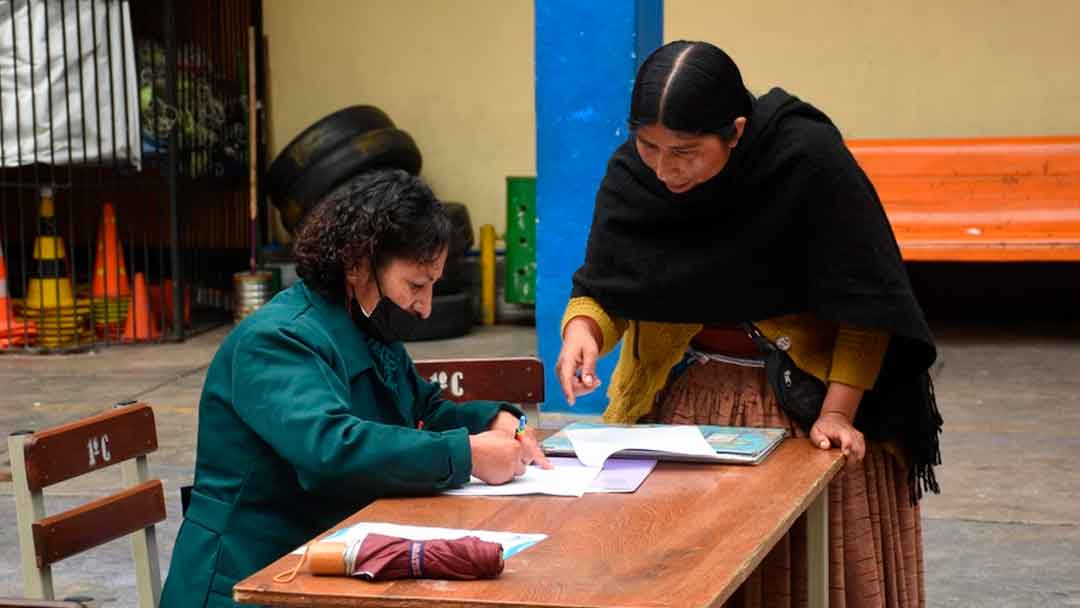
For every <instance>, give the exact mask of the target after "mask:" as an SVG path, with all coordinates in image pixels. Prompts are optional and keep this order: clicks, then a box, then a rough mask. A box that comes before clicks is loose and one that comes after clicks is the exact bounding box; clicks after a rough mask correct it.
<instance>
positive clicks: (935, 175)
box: [848, 137, 1080, 261]
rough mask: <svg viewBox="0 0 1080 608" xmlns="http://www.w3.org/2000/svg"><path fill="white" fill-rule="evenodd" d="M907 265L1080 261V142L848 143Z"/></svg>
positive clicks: (1041, 139) (1015, 139)
mask: <svg viewBox="0 0 1080 608" xmlns="http://www.w3.org/2000/svg"><path fill="white" fill-rule="evenodd" d="M848 147H849V148H850V149H851V151H852V154H854V156H855V158H856V160H857V161H858V162H859V165H860V166H862V168H863V170H864V171H866V174H867V175H868V176H869V177H870V181H872V182H873V184H874V186H875V188H876V189H877V191H878V194H879V195H880V196H881V200H882V204H883V205H884V207H885V211H886V214H887V215H888V216H889V221H890V222H891V223H892V225H893V230H894V231H895V233H896V237H897V241H898V242H899V243H900V248H901V251H902V252H903V256H904V259H907V260H936V261H1066V260H1067V261H1080V137H1010V138H977V139H908V140H885V139H881V140H856V141H850V142H848Z"/></svg>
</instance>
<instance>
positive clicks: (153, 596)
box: [8, 403, 166, 607]
mask: <svg viewBox="0 0 1080 608" xmlns="http://www.w3.org/2000/svg"><path fill="white" fill-rule="evenodd" d="M156 449H157V428H156V425H155V423H154V412H153V410H152V409H151V408H150V406H149V405H146V404H145V403H135V404H130V405H124V406H117V407H116V408H114V409H111V410H110V411H107V412H105V413H102V414H98V415H96V416H90V417H89V418H84V419H82V420H79V421H76V422H71V423H68V424H64V425H61V426H57V427H54V428H50V429H46V430H44V431H39V432H36V433H30V432H18V433H13V434H12V435H10V436H9V437H8V452H9V454H10V457H11V469H12V471H11V473H12V483H13V486H14V493H15V505H16V512H17V518H18V533H19V552H20V559H21V562H22V571H23V581H24V593H25V594H26V595H27V596H29V597H34V598H39V599H46V600H51V599H53V585H52V570H51V565H52V564H54V563H56V562H58V561H61V560H63V559H65V558H68V557H71V556H72V555H75V554H77V553H81V552H82V551H85V550H87V549H90V548H92V547H96V546H98V545H101V544H104V543H106V542H109V541H111V540H115V539H117V538H120V537H122V536H126V535H131V539H132V556H133V558H134V560H135V565H136V581H137V584H138V593H139V606H140V607H146V606H157V602H158V599H159V596H160V591H161V575H160V571H159V568H158V555H157V542H156V537H155V534H154V524H156V523H158V522H160V521H163V520H164V519H165V516H166V514H165V497H164V491H163V488H162V484H161V481H160V480H158V479H149V474H148V467H147V462H146V455H147V454H149V453H151V452H153V451H155V450H156ZM114 464H121V468H122V472H123V479H124V485H125V486H127V487H126V488H125V489H123V490H121V491H120V492H117V493H115V494H112V495H110V496H106V497H105V498H101V499H98V500H94V501H91V502H88V503H86V504H84V505H81V506H79V507H76V508H73V509H70V510H68V511H64V512H62V513H57V514H55V515H50V516H46V514H45V503H44V495H43V493H42V491H43V490H44V489H45V488H46V487H48V486H51V485H54V484H57V483H60V482H62V481H66V480H68V479H72V478H74V477H78V476H80V475H85V474H87V473H90V472H92V471H96V470H98V469H102V468H105V467H109V466H112V465H114Z"/></svg>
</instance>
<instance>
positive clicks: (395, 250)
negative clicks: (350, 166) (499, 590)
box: [161, 171, 546, 608]
mask: <svg viewBox="0 0 1080 608" xmlns="http://www.w3.org/2000/svg"><path fill="white" fill-rule="evenodd" d="M449 234H450V223H449V220H448V219H447V216H446V214H445V212H444V211H443V210H442V206H441V204H440V203H439V202H438V201H437V200H436V199H435V198H434V196H433V195H432V194H431V191H430V190H429V189H428V188H427V187H426V186H425V185H424V184H423V182H421V181H420V180H419V179H417V178H415V177H412V176H409V175H408V174H406V173H404V172H401V171H378V172H373V173H369V174H364V175H362V176H360V177H358V178H355V179H354V180H352V181H351V182H350V183H348V184H347V185H346V186H344V187H343V188H341V189H339V190H338V191H336V192H335V193H334V194H331V195H330V196H328V197H327V198H326V200H324V201H323V202H321V203H320V204H319V205H318V206H316V208H315V209H313V210H312V212H311V213H310V215H309V217H308V219H307V220H306V221H305V224H304V226H303V227H302V229H301V230H300V233H299V234H298V236H297V241H296V243H295V247H294V250H295V254H296V259H297V273H298V274H299V275H300V277H301V278H302V279H303V280H302V281H299V282H297V283H296V284H295V285H293V286H292V287H290V288H289V289H286V290H285V291H283V292H282V293H280V294H279V295H278V296H277V297H275V298H274V299H273V300H272V301H271V302H270V303H268V304H267V305H266V306H264V307H263V308H261V309H260V310H259V311H258V312H256V313H255V314H253V315H251V316H250V317H249V318H248V319H246V320H245V321H244V322H242V323H241V324H239V325H238V326H237V327H236V328H235V329H234V330H233V331H232V333H230V334H229V336H228V337H227V338H226V340H225V342H224V343H223V344H222V346H221V348H220V349H219V350H218V352H217V354H216V355H215V357H214V359H213V362H212V363H211V364H210V368H209V370H208V372H207V376H206V384H205V386H204V387H203V393H202V398H201V400H200V402H199V431H198V446H197V449H196V462H195V484H194V487H193V489H192V493H191V502H190V505H189V507H188V509H187V512H186V513H185V515H184V522H183V524H182V526H181V528H180V532H179V536H178V537H177V540H176V545H175V548H174V550H173V556H172V564H171V567H170V569H169V574H168V578H167V579H166V581H165V586H164V589H163V591H162V598H161V606H162V608H191V607H197V606H233V605H234V604H233V601H232V587H233V585H234V584H236V582H238V581H239V580H241V579H243V578H245V577H247V576H249V575H251V574H252V573H254V572H256V571H257V570H259V569H261V568H263V567H265V566H266V565H267V564H269V563H271V562H272V561H274V560H275V559H277V558H279V557H281V556H282V555H284V554H285V553H288V552H289V551H292V550H293V549H295V548H296V547H298V546H300V545H301V544H303V543H304V542H306V541H307V540H309V539H311V538H313V537H314V536H316V535H318V534H319V533H320V532H323V531H324V530H326V529H327V528H329V527H331V526H333V525H334V524H336V523H338V522H340V521H341V520H343V519H345V518H346V517H348V516H349V515H351V514H352V513H354V512H355V511H357V510H358V509H360V508H361V507H363V506H364V505H366V504H368V503H370V502H371V501H373V500H375V499H377V498H380V497H384V496H399V495H416V494H431V493H436V492H438V491H440V490H442V489H445V488H451V487H455V486H459V485H461V484H464V483H465V482H466V481H468V479H469V476H470V474H471V475H475V476H477V477H479V478H481V479H483V480H485V481H487V482H489V483H503V482H506V481H509V480H510V479H512V478H513V477H514V476H515V475H519V474H521V473H522V472H523V471H524V467H525V465H527V464H529V463H530V462H532V461H533V459H534V458H536V459H537V460H539V461H540V462H541V463H543V464H546V461H544V460H543V456H542V454H540V452H539V450H538V448H537V446H536V442H535V440H534V439H533V438H532V435H531V434H530V435H528V436H527V437H525V438H524V440H523V441H516V440H515V439H514V431H515V430H516V428H517V424H518V417H519V416H521V412H520V411H518V410H517V409H516V408H514V407H513V406H511V405H509V404H505V403H496V402H490V401H476V402H471V403H467V404H463V405H458V404H455V403H452V402H449V401H445V400H443V399H441V398H440V397H439V387H437V386H435V385H432V384H429V383H428V382H426V381H425V380H424V379H423V378H421V377H420V376H419V374H417V372H416V369H415V367H414V366H413V363H412V360H411V359H410V358H409V355H408V353H407V352H406V351H405V348H404V347H403V346H402V343H401V342H400V341H399V340H397V339H396V337H397V333H398V332H399V331H400V329H401V328H402V327H405V326H407V325H408V324H409V323H412V322H415V319H414V317H421V318H424V317H427V316H428V314H430V309H431V297H432V284H433V283H434V282H435V281H436V280H437V279H438V278H439V277H440V276H441V274H442V267H443V263H444V262H445V260H446V246H447V242H448V240H449Z"/></svg>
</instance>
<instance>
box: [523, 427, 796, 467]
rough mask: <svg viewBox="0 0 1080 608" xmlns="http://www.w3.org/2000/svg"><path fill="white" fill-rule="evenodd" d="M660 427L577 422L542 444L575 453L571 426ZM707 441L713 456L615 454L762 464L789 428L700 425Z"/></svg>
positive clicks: (556, 452) (547, 449) (552, 451)
mask: <svg viewBox="0 0 1080 608" xmlns="http://www.w3.org/2000/svg"><path fill="white" fill-rule="evenodd" d="M631 426H632V427H637V428H642V427H657V426H663V425H658V424H638V425H619V424H603V423H592V422H574V423H571V424H568V425H567V426H565V427H563V428H562V429H561V430H560V431H559V432H558V433H555V434H554V435H552V436H551V437H548V438H547V439H545V440H544V441H543V442H541V444H540V447H541V448H542V449H543V450H544V453H545V454H547V455H549V456H574V448H573V446H572V445H571V444H570V439H569V438H568V437H567V436H566V431H567V430H568V429H598V428H618V427H631ZM697 428H698V429H699V430H700V431H701V434H702V436H704V437H705V441H706V442H708V444H709V445H710V446H711V447H712V448H713V450H714V451H715V454H714V455H713V456H697V455H687V454H672V453H669V452H663V451H654V450H649V449H647V447H646V446H642V449H626V450H622V451H619V452H616V453H615V454H613V455H612V457H613V458H656V459H658V460H665V461H675V462H706V463H729V464H760V463H761V462H762V461H763V460H765V457H767V456H768V455H769V454H770V453H771V452H772V451H773V450H774V449H776V446H778V445H780V442H781V441H783V439H784V437H785V436H787V429H782V428H768V427H766V428H754V427H739V426H714V425H698V427H697Z"/></svg>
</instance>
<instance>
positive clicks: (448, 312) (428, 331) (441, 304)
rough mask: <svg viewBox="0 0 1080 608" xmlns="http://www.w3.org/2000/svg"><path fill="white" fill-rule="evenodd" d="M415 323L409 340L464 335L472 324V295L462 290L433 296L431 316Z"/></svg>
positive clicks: (438, 338)
mask: <svg viewBox="0 0 1080 608" xmlns="http://www.w3.org/2000/svg"><path fill="white" fill-rule="evenodd" d="M415 323H416V325H415V326H414V327H413V328H412V329H413V334H412V336H411V338H410V340H409V341H410V342H419V341H422V340H445V339H447V338H457V337H458V336H464V335H465V334H467V333H469V330H470V329H472V325H473V299H472V295H471V294H469V293H468V292H464V293H455V294H451V295H446V296H435V297H434V298H432V300H431V316H430V317H428V318H427V319H417V320H416V321H415Z"/></svg>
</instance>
